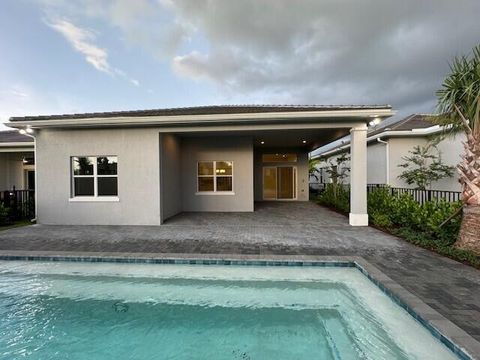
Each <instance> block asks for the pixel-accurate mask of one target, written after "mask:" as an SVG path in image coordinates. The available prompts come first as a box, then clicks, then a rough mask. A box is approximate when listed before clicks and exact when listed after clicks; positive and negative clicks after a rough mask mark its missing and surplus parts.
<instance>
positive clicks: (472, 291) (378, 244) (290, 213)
mask: <svg viewBox="0 0 480 360" xmlns="http://www.w3.org/2000/svg"><path fill="white" fill-rule="evenodd" d="M1 250H27V251H50V252H51V251H77V252H83V251H89V252H139V253H140V252H141V253H190V254H191V253H199V254H200V253H201V254H262V255H268V254H284V255H337V256H338V255H342V256H348V255H354V256H361V257H363V258H364V259H366V260H367V261H368V262H369V263H371V264H372V265H374V266H376V267H377V268H378V269H380V270H381V271H383V272H384V273H385V274H386V275H388V276H389V277H390V278H392V279H393V280H395V281H396V282H398V283H399V284H400V285H402V286H403V287H404V288H406V289H407V290H408V291H410V292H412V293H413V294H415V295H416V296H418V297H419V298H420V299H422V300H423V301H424V302H425V303H427V304H428V305H430V306H431V307H432V308H434V309H435V310H437V311H438V312H439V313H440V314H442V315H443V316H445V317H446V318H448V319H449V320H451V321H452V322H453V323H455V324H456V325H458V326H459V327H460V328H462V329H463V330H465V331H466V332H467V333H469V334H470V335H471V336H473V337H474V338H475V339H477V340H480V271H478V270H476V269H474V268H471V267H469V266H466V265H463V264H460V263H458V262H456V261H453V260H450V259H447V258H444V257H442V256H439V255H437V254H435V253H432V252H430V251H427V250H424V249H421V248H418V247H416V246H413V245H410V244H408V243H406V242H404V241H402V240H400V239H397V238H396V237H393V236H390V235H387V234H385V233H383V232H381V231H378V230H376V229H373V228H370V227H362V228H359V227H350V226H349V225H348V223H347V219H346V218H345V217H344V216H342V215H339V214H337V213H334V212H331V211H329V210H327V209H324V208H322V207H320V206H318V205H315V204H313V203H301V202H285V203H283V202H275V203H258V204H256V211H255V212H254V213H184V214H180V215H177V216H175V217H173V218H172V219H170V220H169V221H167V222H166V223H165V224H164V225H163V226H160V227H158V226H48V225H34V226H28V227H23V228H16V229H10V230H5V231H0V251H1Z"/></svg>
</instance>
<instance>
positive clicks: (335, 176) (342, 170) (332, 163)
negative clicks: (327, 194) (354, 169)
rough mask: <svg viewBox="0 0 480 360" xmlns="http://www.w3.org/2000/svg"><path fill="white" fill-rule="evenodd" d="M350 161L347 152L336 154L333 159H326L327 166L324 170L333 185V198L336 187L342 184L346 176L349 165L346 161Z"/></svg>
mask: <svg viewBox="0 0 480 360" xmlns="http://www.w3.org/2000/svg"><path fill="white" fill-rule="evenodd" d="M349 161H350V157H349V156H348V154H347V153H343V154H341V155H340V156H338V157H337V158H336V159H335V160H333V159H326V160H325V162H326V163H327V167H326V168H325V172H326V173H327V174H328V176H329V177H330V180H331V182H332V187H333V196H334V198H335V200H336V199H337V196H338V187H339V186H342V185H343V180H344V179H345V178H346V177H347V176H348V173H349V172H350V167H348V166H347V163H348V162H349Z"/></svg>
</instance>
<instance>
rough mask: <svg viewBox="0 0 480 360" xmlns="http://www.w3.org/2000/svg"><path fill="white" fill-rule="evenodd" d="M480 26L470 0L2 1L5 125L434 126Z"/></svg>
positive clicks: (1, 115)
mask: <svg viewBox="0 0 480 360" xmlns="http://www.w3.org/2000/svg"><path fill="white" fill-rule="evenodd" d="M479 15H480V1H478V0H456V1H452V0H429V1H427V0H402V1H398V0H362V1H359V0H297V1H292V0H242V1H239V0H178V1H174V0H29V1H27V0H2V1H0V122H5V121H7V120H8V118H9V117H10V116H23V115H41V114H59V113H78V112H92V111H115V110H136V109H153V108H165V107H181V106H198V105H212V104H219V105H222V104H390V105H392V106H393V107H394V109H395V110H397V112H398V113H397V116H396V117H397V118H401V117H404V116H407V115H408V114H411V113H431V112H434V111H435V104H436V98H435V91H436V90H437V89H438V88H439V87H440V86H441V83H442V80H443V79H444V77H445V75H446V74H447V73H448V70H449V62H450V61H451V60H452V58H453V57H454V56H456V55H460V54H468V53H469V52H470V51H471V49H472V47H473V46H475V45H477V44H479V43H480V21H478V19H479ZM0 129H3V130H4V129H6V128H5V127H2V125H0Z"/></svg>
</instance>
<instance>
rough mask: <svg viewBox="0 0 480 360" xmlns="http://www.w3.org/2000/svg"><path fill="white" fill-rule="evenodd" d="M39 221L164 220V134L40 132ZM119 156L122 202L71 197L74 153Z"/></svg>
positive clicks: (138, 131)
mask: <svg viewBox="0 0 480 360" xmlns="http://www.w3.org/2000/svg"><path fill="white" fill-rule="evenodd" d="M36 137H37V190H38V194H37V199H38V221H39V222H40V223H43V224H83V225H88V224H105V225H124V224H130V225H158V224H160V186H159V170H160V166H159V153H160V151H159V134H158V131H154V130H153V129H96V130H50V129H49V130H41V131H39V132H38V133H37V136H36ZM81 155H83V156H87V155H116V156H118V197H119V201H118V202H70V201H69V199H70V195H71V190H70V188H71V180H70V179H71V175H70V157H71V156H81Z"/></svg>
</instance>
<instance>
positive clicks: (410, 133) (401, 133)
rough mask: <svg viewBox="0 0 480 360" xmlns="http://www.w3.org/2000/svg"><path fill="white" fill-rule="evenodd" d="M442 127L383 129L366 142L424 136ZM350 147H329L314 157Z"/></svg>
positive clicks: (333, 153)
mask: <svg viewBox="0 0 480 360" xmlns="http://www.w3.org/2000/svg"><path fill="white" fill-rule="evenodd" d="M442 130H443V129H442V128H441V127H440V126H438V125H435V126H432V127H430V128H424V129H415V130H389V131H384V132H381V133H379V134H375V135H373V136H370V137H367V144H368V143H371V142H373V141H375V140H376V139H389V138H394V137H397V138H399V137H424V136H429V135H433V134H437V133H439V132H441V131H442ZM349 148H350V142H348V143H347V144H344V145H342V146H340V147H338V148H335V149H331V150H327V151H324V152H322V153H320V154H317V155H315V156H314V158H319V157H325V156H332V155H336V154H340V153H342V152H344V151H346V150H348V149H349Z"/></svg>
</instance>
